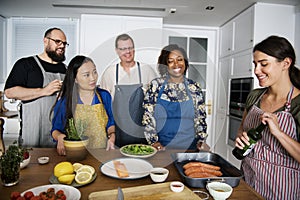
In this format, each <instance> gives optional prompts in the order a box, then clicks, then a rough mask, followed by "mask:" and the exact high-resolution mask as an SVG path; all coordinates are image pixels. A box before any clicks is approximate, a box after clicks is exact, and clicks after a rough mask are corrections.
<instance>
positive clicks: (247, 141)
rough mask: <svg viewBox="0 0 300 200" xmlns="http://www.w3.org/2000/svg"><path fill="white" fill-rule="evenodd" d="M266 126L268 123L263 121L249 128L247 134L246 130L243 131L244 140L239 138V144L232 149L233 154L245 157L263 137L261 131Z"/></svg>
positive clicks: (241, 157)
mask: <svg viewBox="0 0 300 200" xmlns="http://www.w3.org/2000/svg"><path fill="white" fill-rule="evenodd" d="M266 126H267V125H266V124H264V123H261V124H260V125H259V126H258V127H256V128H252V129H250V130H248V132H247V133H246V134H245V132H243V136H244V137H242V139H243V140H240V138H237V145H236V147H235V148H234V149H233V150H232V154H233V155H234V156H235V157H236V158H237V159H239V160H241V159H243V158H245V157H246V156H247V155H248V154H249V153H250V152H251V151H252V149H253V148H254V146H255V144H256V142H257V141H258V140H260V139H261V138H262V134H261V132H262V131H263V130H264V129H265V127H266ZM239 140H240V141H239ZM241 141H243V142H241ZM243 143H244V144H243ZM238 145H239V146H238Z"/></svg>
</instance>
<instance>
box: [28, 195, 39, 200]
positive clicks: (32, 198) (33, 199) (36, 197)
mask: <svg viewBox="0 0 300 200" xmlns="http://www.w3.org/2000/svg"><path fill="white" fill-rule="evenodd" d="M30 200H41V198H40V197H39V196H34V197H31V199H30Z"/></svg>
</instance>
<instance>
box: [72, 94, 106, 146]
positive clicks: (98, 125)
mask: <svg viewBox="0 0 300 200" xmlns="http://www.w3.org/2000/svg"><path fill="white" fill-rule="evenodd" d="M96 94H97V97H98V99H99V101H100V103H99V104H95V105H84V104H77V106H76V110H75V119H76V120H84V121H86V123H87V129H86V131H85V134H86V135H87V136H88V137H89V145H88V148H106V142H107V135H106V125H107V122H108V116H107V113H106V110H105V108H104V105H103V103H102V99H101V97H100V95H99V94H98V93H97V92H96Z"/></svg>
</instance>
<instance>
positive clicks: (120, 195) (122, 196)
mask: <svg viewBox="0 0 300 200" xmlns="http://www.w3.org/2000/svg"><path fill="white" fill-rule="evenodd" d="M117 200H124V194H123V191H122V189H121V187H118V198H117Z"/></svg>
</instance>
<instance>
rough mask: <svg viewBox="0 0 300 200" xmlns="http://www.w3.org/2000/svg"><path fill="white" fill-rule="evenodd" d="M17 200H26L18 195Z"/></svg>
mask: <svg viewBox="0 0 300 200" xmlns="http://www.w3.org/2000/svg"><path fill="white" fill-rule="evenodd" d="M17 200H26V199H25V197H18V198H17Z"/></svg>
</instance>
